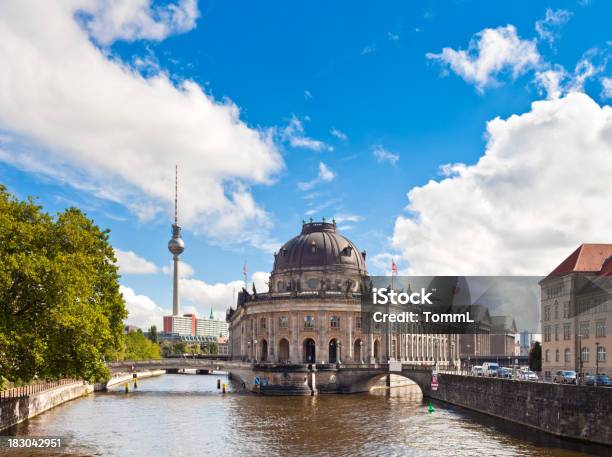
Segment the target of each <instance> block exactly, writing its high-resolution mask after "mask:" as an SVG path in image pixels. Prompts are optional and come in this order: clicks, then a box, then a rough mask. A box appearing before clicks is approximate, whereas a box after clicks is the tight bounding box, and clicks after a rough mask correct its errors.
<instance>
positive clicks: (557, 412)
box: [429, 374, 612, 446]
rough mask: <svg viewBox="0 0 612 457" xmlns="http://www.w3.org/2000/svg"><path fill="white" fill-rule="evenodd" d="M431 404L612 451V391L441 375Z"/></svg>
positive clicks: (433, 392)
mask: <svg viewBox="0 0 612 457" xmlns="http://www.w3.org/2000/svg"><path fill="white" fill-rule="evenodd" d="M439 383H440V385H439V388H438V390H437V391H431V392H429V396H430V397H431V398H434V399H437V400H441V401H444V402H447V403H452V404H453V405H458V406H461V407H464V408H467V409H471V410H474V411H478V412H481V413H485V414H489V415H491V416H495V417H498V418H501V419H505V420H509V421H512V422H516V423H519V424H523V425H526V426H529V427H533V428H536V429H538V430H542V431H545V432H548V433H552V434H554V435H557V436H561V437H564V438H574V439H579V440H585V441H589V442H593V443H599V444H605V445H608V446H612V388H604V387H588V386H574V385H560V384H550V383H542V382H527V381H515V380H510V379H498V378H482V377H475V376H458V375H451V374H440V375H439Z"/></svg>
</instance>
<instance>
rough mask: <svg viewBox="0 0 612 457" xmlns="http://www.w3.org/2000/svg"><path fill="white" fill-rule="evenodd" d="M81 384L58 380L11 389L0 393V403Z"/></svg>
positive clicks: (75, 381) (75, 380) (76, 381)
mask: <svg viewBox="0 0 612 457" xmlns="http://www.w3.org/2000/svg"><path fill="white" fill-rule="evenodd" d="M77 383H81V384H82V383H83V381H80V380H78V379H59V380H57V381H49V382H37V383H34V384H28V385H27V386H21V387H13V388H11V389H5V390H1V391H0V401H4V400H10V399H14V398H25V397H29V396H30V395H32V394H35V393H38V392H43V391H45V390H51V389H55V388H57V387H60V386H65V385H68V384H77Z"/></svg>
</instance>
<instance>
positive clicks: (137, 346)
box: [123, 330, 160, 360]
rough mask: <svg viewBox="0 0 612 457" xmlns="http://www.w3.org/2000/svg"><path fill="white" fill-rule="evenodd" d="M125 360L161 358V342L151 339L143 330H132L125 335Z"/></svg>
mask: <svg viewBox="0 0 612 457" xmlns="http://www.w3.org/2000/svg"><path fill="white" fill-rule="evenodd" d="M124 343H125V346H124V347H125V349H124V352H123V359H124V360H149V359H159V358H160V349H159V344H157V343H154V342H152V341H151V340H149V339H148V338H147V337H146V336H144V334H143V333H142V331H140V330H139V331H136V332H130V333H127V334H126V335H125V336H124Z"/></svg>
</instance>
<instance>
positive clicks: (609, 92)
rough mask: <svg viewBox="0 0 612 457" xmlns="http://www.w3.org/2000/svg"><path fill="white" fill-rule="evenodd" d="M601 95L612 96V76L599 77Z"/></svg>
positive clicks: (604, 96)
mask: <svg viewBox="0 0 612 457" xmlns="http://www.w3.org/2000/svg"><path fill="white" fill-rule="evenodd" d="M601 86H602V90H601V96H602V97H603V98H612V78H605V77H604V78H601Z"/></svg>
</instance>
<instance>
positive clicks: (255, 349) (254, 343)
mask: <svg viewBox="0 0 612 457" xmlns="http://www.w3.org/2000/svg"><path fill="white" fill-rule="evenodd" d="M253 352H254V353H255V363H257V340H253Z"/></svg>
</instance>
